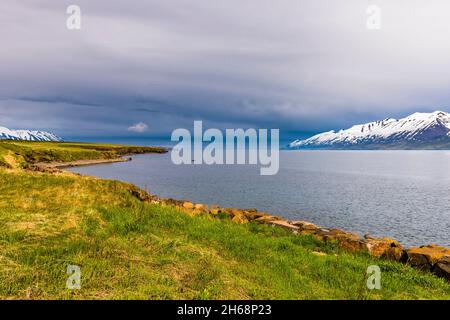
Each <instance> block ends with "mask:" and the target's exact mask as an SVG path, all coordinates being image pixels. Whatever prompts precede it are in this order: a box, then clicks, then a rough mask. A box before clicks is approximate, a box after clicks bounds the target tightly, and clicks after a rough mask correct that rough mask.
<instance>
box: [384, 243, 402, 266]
mask: <svg viewBox="0 0 450 320" xmlns="http://www.w3.org/2000/svg"><path fill="white" fill-rule="evenodd" d="M381 257H382V258H383V259H386V260H390V261H397V262H402V263H404V262H406V260H407V259H408V255H407V253H406V250H405V249H403V248H402V247H391V248H388V249H386V251H384V253H383V255H382V256H381Z"/></svg>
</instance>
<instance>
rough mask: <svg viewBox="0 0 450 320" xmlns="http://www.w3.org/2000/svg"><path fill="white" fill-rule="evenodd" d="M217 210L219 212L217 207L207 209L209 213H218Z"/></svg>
mask: <svg viewBox="0 0 450 320" xmlns="http://www.w3.org/2000/svg"><path fill="white" fill-rule="evenodd" d="M219 212H220V209H218V208H212V209H209V213H211V214H214V215H216V214H219Z"/></svg>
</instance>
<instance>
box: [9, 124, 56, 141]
mask: <svg viewBox="0 0 450 320" xmlns="http://www.w3.org/2000/svg"><path fill="white" fill-rule="evenodd" d="M0 139H7V140H27V141H62V139H61V138H60V137H58V136H57V135H55V134H53V133H50V132H46V131H33V130H10V129H8V128H5V127H1V126H0Z"/></svg>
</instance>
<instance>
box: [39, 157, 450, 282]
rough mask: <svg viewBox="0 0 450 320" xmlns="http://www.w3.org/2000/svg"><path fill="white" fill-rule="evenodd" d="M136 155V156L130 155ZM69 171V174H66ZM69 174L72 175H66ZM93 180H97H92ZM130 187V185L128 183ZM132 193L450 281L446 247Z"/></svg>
mask: <svg viewBox="0 0 450 320" xmlns="http://www.w3.org/2000/svg"><path fill="white" fill-rule="evenodd" d="M130 155H136V154H130ZM128 161H132V158H131V157H129V156H122V157H120V158H114V159H98V160H78V161H72V162H59V163H58V162H53V163H46V164H42V163H41V164H36V165H35V166H36V167H37V168H39V169H41V170H43V171H51V172H55V171H58V170H61V169H67V168H71V167H77V166H90V165H97V164H107V163H118V162H128ZM67 172H70V171H67ZM70 173H72V174H73V172H70ZM96 178H97V179H101V178H98V177H96ZM132 185H133V184H132ZM133 187H134V188H135V189H134V190H132V191H131V192H132V194H133V195H134V196H136V197H137V198H139V199H140V200H141V201H143V202H149V203H152V204H159V205H166V206H173V207H176V208H178V209H179V210H180V211H182V212H183V213H185V214H188V215H190V216H197V215H205V214H206V215H209V216H212V217H214V218H223V217H226V218H228V219H230V220H231V221H233V222H235V223H241V224H242V223H248V222H256V223H259V224H266V225H270V226H273V227H279V228H283V229H285V230H288V231H289V232H293V233H295V234H301V235H310V236H313V237H315V238H317V239H319V240H321V241H323V242H325V243H329V242H334V243H337V244H338V246H339V247H341V248H342V249H344V250H346V251H350V252H366V253H367V254H369V255H370V256H373V257H376V258H381V259H387V260H391V261H396V262H400V263H403V264H407V265H410V266H412V267H414V268H417V269H419V270H421V271H426V272H432V273H434V274H436V275H438V276H440V277H443V278H446V279H447V280H448V281H450V248H446V247H443V246H439V245H437V244H428V245H423V246H419V247H411V248H405V247H403V246H402V245H401V244H400V242H398V241H396V240H394V239H390V238H387V237H380V238H374V237H371V236H369V235H367V234H366V235H364V237H362V238H361V237H360V235H359V234H357V233H351V232H347V231H344V230H341V229H337V228H324V227H320V226H317V225H315V224H313V223H311V222H307V221H291V220H287V219H285V218H283V217H278V216H275V215H271V214H269V213H266V212H260V211H258V210H257V209H236V208H222V207H219V206H218V205H214V206H208V205H205V204H202V203H193V202H190V201H188V200H176V199H167V198H160V197H159V196H156V195H151V194H149V193H147V192H146V191H143V190H142V189H141V188H139V187H138V186H135V185H133Z"/></svg>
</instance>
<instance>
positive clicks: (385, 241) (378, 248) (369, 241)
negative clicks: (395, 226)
mask: <svg viewBox="0 0 450 320" xmlns="http://www.w3.org/2000/svg"><path fill="white" fill-rule="evenodd" d="M364 238H365V240H364V242H365V243H366V247H367V250H368V251H369V254H370V255H371V256H374V257H381V256H382V255H384V254H385V252H386V251H387V250H388V249H390V248H401V247H402V246H401V245H400V243H399V242H398V241H396V240H392V239H389V238H373V237H370V236H368V235H365V236H364ZM391 253H394V252H391Z"/></svg>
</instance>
